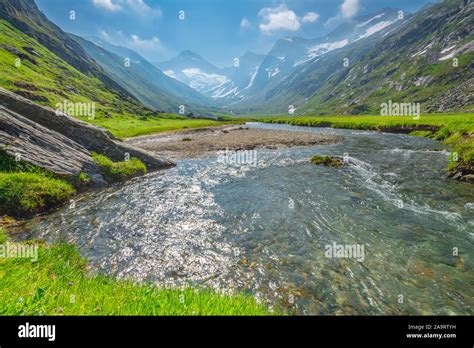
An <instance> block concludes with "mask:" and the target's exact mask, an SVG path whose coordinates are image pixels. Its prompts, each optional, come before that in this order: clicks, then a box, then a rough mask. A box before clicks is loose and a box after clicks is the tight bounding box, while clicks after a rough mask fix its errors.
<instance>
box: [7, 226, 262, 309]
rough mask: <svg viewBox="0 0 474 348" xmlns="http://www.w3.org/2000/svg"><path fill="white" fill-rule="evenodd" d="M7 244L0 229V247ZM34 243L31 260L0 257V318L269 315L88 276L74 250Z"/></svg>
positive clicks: (208, 296) (236, 299)
mask: <svg viewBox="0 0 474 348" xmlns="http://www.w3.org/2000/svg"><path fill="white" fill-rule="evenodd" d="M6 240H7V237H6V235H5V233H4V231H2V230H1V229H0V243H4V242H6ZM35 243H36V242H35V241H30V242H28V244H29V245H35ZM38 244H39V246H38V260H37V261H35V262H33V261H32V259H30V258H0V281H1V283H2V286H1V287H0V315H269V314H271V313H270V312H269V310H268V309H267V308H266V306H263V305H260V304H258V303H257V302H256V300H255V299H254V298H253V297H251V296H246V295H241V294H236V295H231V296H229V295H226V296H224V295H220V294H217V293H215V292H214V291H212V290H197V289H192V288H185V289H182V290H181V289H163V288H158V287H156V286H154V285H151V284H136V283H133V282H131V281H124V280H115V279H113V278H112V277H108V276H103V275H96V274H92V273H91V272H90V271H89V270H88V267H87V263H86V262H85V261H84V260H83V259H82V258H81V256H80V255H79V253H78V252H77V250H76V249H75V248H74V246H72V245H66V244H58V245H53V246H46V245H44V243H38ZM38 244H37V245H38Z"/></svg>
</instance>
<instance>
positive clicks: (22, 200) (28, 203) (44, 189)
mask: <svg viewBox="0 0 474 348" xmlns="http://www.w3.org/2000/svg"><path fill="white" fill-rule="evenodd" d="M74 193H75V190H74V188H73V187H72V186H71V185H70V184H69V183H67V182H64V181H61V180H58V179H54V178H48V177H45V176H42V175H40V174H35V173H0V212H3V213H6V214H11V215H17V216H21V215H31V214H34V213H39V212H42V211H45V210H49V209H51V208H53V207H56V206H58V205H60V204H62V203H64V202H66V201H68V200H69V198H70V197H72V195H73V194H74Z"/></svg>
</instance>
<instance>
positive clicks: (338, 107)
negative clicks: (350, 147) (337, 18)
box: [268, 0, 474, 114]
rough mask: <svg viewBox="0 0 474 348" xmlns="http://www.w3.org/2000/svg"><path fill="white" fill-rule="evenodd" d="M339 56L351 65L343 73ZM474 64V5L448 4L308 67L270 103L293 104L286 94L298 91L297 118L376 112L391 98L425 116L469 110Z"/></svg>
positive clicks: (456, 0) (464, 0)
mask: <svg viewBox="0 0 474 348" xmlns="http://www.w3.org/2000/svg"><path fill="white" fill-rule="evenodd" d="M344 57H350V61H351V62H352V64H351V65H350V67H348V68H344V67H343V66H341V64H340V62H341V61H342V59H344ZM473 58H474V3H472V2H470V1H468V0H446V1H444V2H443V3H440V4H435V5H433V6H431V7H428V8H424V9H423V10H422V11H420V12H418V13H417V14H416V15H414V16H412V17H411V18H409V19H408V20H406V21H405V23H404V25H403V26H401V27H400V28H397V30H395V31H393V32H387V33H385V34H384V35H383V39H382V40H374V42H372V43H371V44H370V45H367V46H366V47H365V48H363V47H360V46H358V45H355V46H353V47H349V48H348V49H346V50H342V51H341V52H338V53H337V54H334V55H330V56H329V57H327V59H323V60H321V61H319V62H317V63H313V64H307V65H306V66H304V67H303V68H302V69H300V70H299V71H298V72H296V73H295V74H294V75H293V76H292V77H291V78H288V79H286V80H285V81H284V82H283V83H282V84H280V85H279V86H278V88H275V89H274V90H272V91H270V92H269V94H268V97H269V99H268V102H269V103H271V102H272V101H273V100H277V99H279V100H281V99H284V100H292V101H296V99H297V95H296V94H294V93H293V94H291V93H290V94H288V92H289V91H298V95H299V96H300V98H299V99H298V102H297V103H296V104H299V106H300V107H299V110H298V112H297V113H301V114H308V113H309V114H315V113H329V112H331V113H345V114H357V113H368V112H371V113H379V112H380V104H381V103H384V102H388V101H389V100H393V101H398V102H409V103H420V104H421V106H422V111H423V112H446V111H459V110H466V111H468V110H471V111H472V110H473V107H474V97H473V94H472V91H473V90H474V75H473V73H472V71H474V63H473V62H474V60H473ZM454 59H456V60H454ZM321 80H324V81H325V82H324V83H323V84H321V83H320V82H319V81H321ZM285 94H286V95H285ZM301 97H304V98H305V99H306V100H304V99H302V98H301ZM283 109H284V106H282V108H281V110H282V111H283Z"/></svg>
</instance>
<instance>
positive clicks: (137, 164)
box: [92, 152, 147, 182]
mask: <svg viewBox="0 0 474 348" xmlns="http://www.w3.org/2000/svg"><path fill="white" fill-rule="evenodd" d="M92 158H93V159H94V161H95V162H96V163H97V165H98V166H99V167H100V169H101V171H102V174H103V175H104V176H105V178H106V180H107V181H108V182H118V181H125V180H127V179H130V178H133V177H135V176H140V175H144V174H146V171H147V170H146V166H145V164H143V162H142V161H140V160H139V159H138V158H134V157H132V158H130V159H129V160H127V161H121V162H113V161H112V160H111V159H110V158H108V157H107V156H104V155H99V154H97V153H95V152H93V153H92Z"/></svg>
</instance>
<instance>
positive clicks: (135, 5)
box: [125, 0, 162, 16]
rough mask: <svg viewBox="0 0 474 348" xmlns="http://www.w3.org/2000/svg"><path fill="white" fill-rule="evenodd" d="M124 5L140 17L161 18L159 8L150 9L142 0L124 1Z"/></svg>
mask: <svg viewBox="0 0 474 348" xmlns="http://www.w3.org/2000/svg"><path fill="white" fill-rule="evenodd" d="M125 3H126V4H127V5H128V6H129V7H130V8H131V9H132V10H134V11H135V12H138V13H140V14H142V15H153V16H161V15H162V12H161V10H160V9H159V8H151V7H150V6H148V5H147V4H146V3H145V1H144V0H125Z"/></svg>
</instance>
